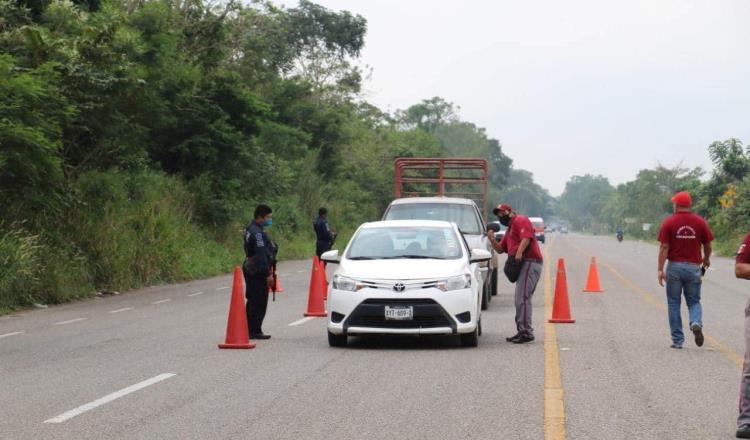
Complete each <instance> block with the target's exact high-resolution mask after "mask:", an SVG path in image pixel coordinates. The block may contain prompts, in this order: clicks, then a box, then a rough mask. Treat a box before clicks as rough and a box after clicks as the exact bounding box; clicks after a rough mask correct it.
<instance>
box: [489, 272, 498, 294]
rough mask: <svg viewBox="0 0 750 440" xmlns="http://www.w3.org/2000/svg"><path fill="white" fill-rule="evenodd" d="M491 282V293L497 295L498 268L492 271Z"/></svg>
mask: <svg viewBox="0 0 750 440" xmlns="http://www.w3.org/2000/svg"><path fill="white" fill-rule="evenodd" d="M490 282H491V283H492V286H490V294H491V295H492V296H497V268H495V270H493V271H492V277H490Z"/></svg>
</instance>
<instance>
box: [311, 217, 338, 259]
mask: <svg viewBox="0 0 750 440" xmlns="http://www.w3.org/2000/svg"><path fill="white" fill-rule="evenodd" d="M313 228H314V229H315V236H316V242H315V255H317V256H318V258H320V256H321V255H323V252H328V251H329V250H331V247H332V246H333V242H334V241H335V240H336V231H334V230H332V229H331V227H330V226H329V225H328V210H327V209H326V208H320V209H319V210H318V219H317V220H315V222H314V223H313Z"/></svg>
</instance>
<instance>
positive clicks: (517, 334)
mask: <svg viewBox="0 0 750 440" xmlns="http://www.w3.org/2000/svg"><path fill="white" fill-rule="evenodd" d="M520 337H521V334H520V333H516V334H515V335H513V336H510V337H508V338H505V340H506V341H508V342H513V341H515V340H516V339H518V338H520Z"/></svg>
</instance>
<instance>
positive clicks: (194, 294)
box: [188, 292, 203, 296]
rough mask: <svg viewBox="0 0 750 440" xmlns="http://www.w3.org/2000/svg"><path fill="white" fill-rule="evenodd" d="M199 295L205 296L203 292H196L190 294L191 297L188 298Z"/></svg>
mask: <svg viewBox="0 0 750 440" xmlns="http://www.w3.org/2000/svg"><path fill="white" fill-rule="evenodd" d="M198 295H203V292H195V293H191V294H190V295H188V296H198Z"/></svg>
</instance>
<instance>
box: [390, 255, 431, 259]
mask: <svg viewBox="0 0 750 440" xmlns="http://www.w3.org/2000/svg"><path fill="white" fill-rule="evenodd" d="M388 258H390V259H396V258H413V259H426V260H445V258H443V257H433V256H430V255H397V256H395V257H388Z"/></svg>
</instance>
